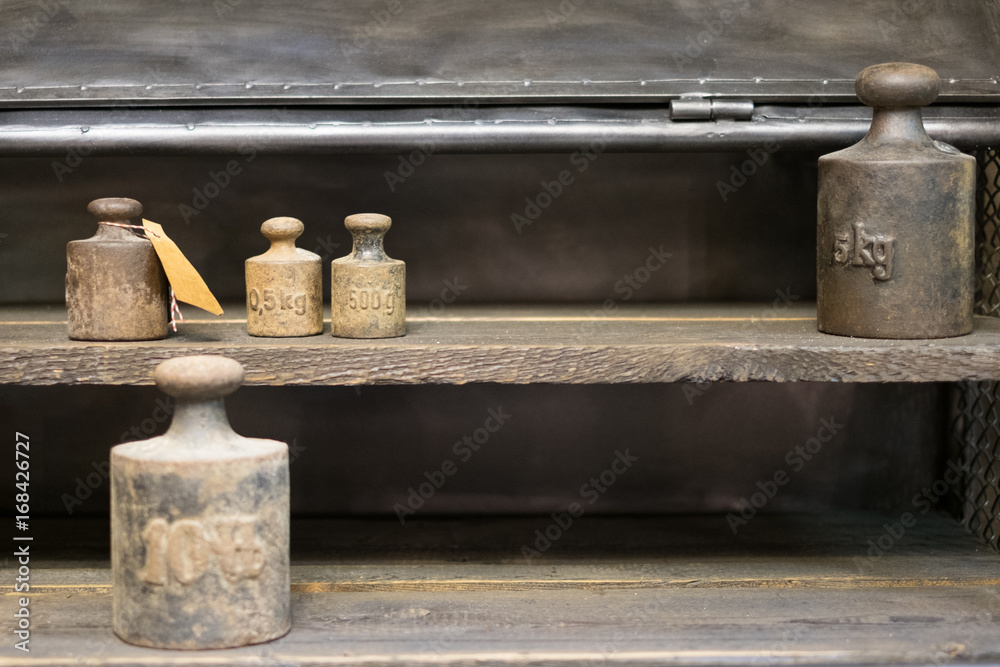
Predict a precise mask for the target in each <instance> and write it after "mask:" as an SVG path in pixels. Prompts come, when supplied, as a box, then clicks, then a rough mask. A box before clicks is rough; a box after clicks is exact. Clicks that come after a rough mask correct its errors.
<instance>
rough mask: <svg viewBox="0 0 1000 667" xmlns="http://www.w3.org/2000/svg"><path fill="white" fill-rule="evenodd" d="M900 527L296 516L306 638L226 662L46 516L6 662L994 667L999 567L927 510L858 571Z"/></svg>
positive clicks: (778, 519)
mask: <svg viewBox="0 0 1000 667" xmlns="http://www.w3.org/2000/svg"><path fill="white" fill-rule="evenodd" d="M898 518H899V517H898V516H897V515H891V514H887V515H881V514H872V513H853V514H852V513H846V514H839V513H838V514H834V515H821V516H818V515H786V516H768V515H762V516H759V517H757V518H755V519H754V520H753V521H751V522H750V523H749V524H748V525H747V527H746V530H745V531H741V532H740V533H739V534H738V535H737V536H734V535H732V533H731V532H730V531H729V530H728V529H727V528H726V527H725V525H724V522H723V521H722V520H721V518H720V517H718V516H707V517H706V516H701V517H697V516H676V517H650V518H616V519H608V518H603V519H601V518H594V519H592V518H584V519H581V520H580V521H579V522H577V523H576V524H575V525H574V526H573V527H572V528H571V529H569V530H567V531H565V534H564V535H563V536H562V537H561V538H560V539H559V540H558V542H557V547H558V548H556V547H553V548H552V549H551V550H549V551H547V552H546V553H545V554H544V556H543V557H542V558H541V559H539V560H537V561H535V562H534V564H529V563H526V562H525V561H524V559H523V557H522V556H521V555H520V552H519V545H520V544H521V543H522V542H523V540H524V539H526V536H528V537H530V536H531V534H532V533H533V531H534V529H535V528H537V527H538V526H539V525H540V524H541V525H543V526H544V525H545V524H544V521H543V520H542V519H541V518H521V519H492V520H487V519H474V520H463V521H457V520H436V521H435V520H432V521H414V522H412V523H411V522H408V523H407V525H406V526H401V525H400V524H399V523H398V522H395V521H379V520H357V519H355V520H302V521H299V522H296V523H294V524H293V532H292V534H293V562H294V563H296V564H295V565H293V596H292V598H293V617H294V626H293V630H292V632H291V633H290V634H289V635H288V636H287V637H285V638H283V639H280V640H278V641H276V642H274V643H271V644H267V645H264V646H256V647H247V648H243V649H236V650H226V651H212V652H173V651H155V650H148V649H142V648H138V647H132V646H128V645H126V644H124V643H122V642H120V641H119V640H117V639H116V638H115V637H114V635H113V634H112V633H111V631H110V618H111V596H110V588H109V587H108V583H109V581H110V579H109V576H108V575H109V573H108V569H107V561H106V560H104V559H101V558H93V559H92V560H91V562H90V564H89V565H87V566H83V565H82V564H81V563H79V562H77V563H75V564H74V559H77V558H79V556H80V554H81V553H82V554H92V555H95V556H96V555H97V554H98V553H99V551H100V549H99V547H98V545H101V544H103V549H104V550H106V549H107V544H106V527H103V524H102V522H98V521H78V520H61V521H54V520H49V521H47V522H46V523H45V524H44V525H42V524H40V528H39V531H38V533H37V535H36V537H37V540H36V544H37V545H38V546H39V547H44V548H39V551H38V554H39V558H38V561H37V563H36V567H37V569H35V570H33V573H34V574H33V577H35V578H33V583H34V582H36V581H37V588H35V589H34V590H33V592H32V605H33V617H32V619H33V620H32V623H33V626H32V627H33V629H34V632H35V634H34V635H33V637H34V639H33V643H32V653H31V654H30V655H28V656H24V655H17V654H15V653H14V650H13V649H12V648H11V645H10V644H9V643H4V644H3V645H0V665H66V664H79V663H81V662H84V661H86V663H87V664H92V665H174V664H190V665H250V664H275V665H277V664H294V665H411V664H413V665H415V664H439V665H468V664H483V665H566V664H579V663H583V662H591V661H593V662H600V663H608V664H622V665H624V664H643V665H645V664H679V665H687V664H692V665H693V664H748V663H751V662H762V661H766V662H773V663H777V664H792V663H798V664H879V663H885V662H894V663H911V664H919V663H924V664H927V663H931V662H934V663H937V664H948V663H962V662H968V661H976V662H989V661H994V662H995V661H996V660H997V659H998V657H1000V577H998V575H1000V557H998V556H997V555H996V554H995V553H993V552H991V551H988V550H986V549H983V548H981V547H979V546H978V545H977V544H976V542H975V541H974V540H973V539H972V538H971V536H969V535H968V534H967V533H965V532H964V530H963V529H962V528H961V527H960V526H959V525H957V524H956V523H955V522H954V521H952V520H951V519H949V518H948V517H945V516H941V515H933V514H931V515H926V516H921V518H920V519H919V520H918V522H917V523H916V525H914V526H912V527H911V528H909V529H907V530H906V532H905V535H903V536H902V537H901V538H900V539H898V540H897V541H896V542H895V543H894V544H893V545H892V546H891V547H890V548H889V549H888V550H887V551H886V553H885V555H884V556H882V557H880V558H877V559H875V560H873V561H872V563H871V566H870V568H867V569H869V570H870V572H868V573H865V572H860V571H857V570H856V569H853V568H854V565H853V558H854V557H855V556H857V555H864V554H865V552H866V550H867V549H868V548H869V547H868V543H867V540H868V539H869V538H871V537H872V536H875V537H876V539H877V536H878V534H879V531H881V530H884V528H883V526H884V524H886V523H889V524H891V523H893V522H895V521H896V520H898ZM102 528H103V529H102ZM56 534H59V535H61V536H62V537H63V539H62V540H61V541H56V540H54V539H50V538H52V537H53V536H54V535H56ZM46 545H47V546H46ZM4 592H5V594H4V595H3V596H2V597H0V605H3V610H4V611H3V612H0V618H9V614H7V613H5V610H6V609H8V608H9V606H10V605H11V604H12V601H11V600H12V597H13V596H14V594H13V593H12V592H11V591H10V587H9V586H8V587H7V588H6V589H5V591H4ZM0 625H2V626H3V627H4V629H5V630H6V629H8V628H9V626H10V622H9V621H7V620H4V621H2V624H0Z"/></svg>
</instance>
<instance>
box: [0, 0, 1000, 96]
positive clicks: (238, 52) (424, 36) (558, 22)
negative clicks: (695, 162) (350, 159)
mask: <svg viewBox="0 0 1000 667" xmlns="http://www.w3.org/2000/svg"><path fill="white" fill-rule="evenodd" d="M0 11H2V15H3V19H4V25H5V29H6V35H5V39H4V40H3V41H2V42H0V49H2V50H3V63H4V68H3V71H2V73H0V105H5V106H36V107H48V106H55V105H61V106H81V105H100V104H108V103H113V102H118V101H121V100H126V101H129V102H131V103H136V104H155V105H171V104H185V105H190V104H231V103H256V104H301V103H355V104H357V103H371V102H377V103H406V104H413V103H427V102H437V103H441V102H443V101H460V100H465V99H470V98H474V99H479V100H492V101H495V102H501V103H532V102H536V103H537V102H540V101H550V102H551V101H560V102H594V101H597V100H616V101H630V102H634V101H653V102H663V101H665V100H667V99H670V98H674V97H678V96H680V95H682V94H686V93H692V92H693V93H702V94H707V95H713V96H729V97H747V98H752V99H754V100H757V101H761V100H782V101H790V100H799V101H802V100H809V99H815V98H816V97H818V96H822V97H824V98H826V99H828V100H840V101H847V100H853V98H854V91H853V80H854V74H855V73H856V72H858V71H859V70H860V69H862V68H863V67H866V66H868V65H870V64H872V63H876V62H886V61H893V60H913V61H917V62H921V63H924V64H926V65H929V66H931V67H934V68H935V69H937V70H938V72H940V74H941V75H942V77H943V78H944V79H945V82H944V86H943V89H942V95H943V97H945V98H947V99H948V100H950V101H974V100H979V101H986V100H990V99H997V98H1000V80H998V74H1000V51H998V50H997V48H996V44H997V39H998V34H1000V31H998V23H1000V21H998V14H1000V10H998V4H997V2H995V0H990V1H988V2H970V1H968V0H933V1H932V0H912V1H908V2H902V1H900V0H877V1H873V0H865V1H862V0H850V1H846V2H824V1H823V0H814V1H810V2H801V1H798V0H763V1H761V2H750V1H749V0H711V1H709V2H705V1H703V0H673V1H671V2H657V1H655V0H616V1H614V2H602V3H584V2H570V1H569V0H567V1H565V2H557V1H556V0H546V1H545V2H537V1H534V0H514V1H512V2H505V3H493V2H486V1H485V0H425V1H422V2H421V1H418V0H371V1H366V2H340V3H330V2H324V1H323V0H303V1H300V2H296V3H286V2H266V3H253V2H246V1H243V0H217V1H215V2H202V1H200V0H179V1H178V0H173V1H168V0H157V1H154V2H143V3H134V2H128V1H127V0H99V1H98V0H91V1H89V2H74V3H70V2H67V1H66V0H4V2H3V3H2V5H0Z"/></svg>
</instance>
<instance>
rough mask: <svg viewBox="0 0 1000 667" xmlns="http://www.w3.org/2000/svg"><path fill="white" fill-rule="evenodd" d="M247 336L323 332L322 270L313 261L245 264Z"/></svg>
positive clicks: (281, 335) (280, 335) (311, 334)
mask: <svg viewBox="0 0 1000 667" xmlns="http://www.w3.org/2000/svg"><path fill="white" fill-rule="evenodd" d="M246 280H247V333H249V334H250V335H251V336H270V337H286V336H289V337H290V336H313V335H316V334H319V333H323V267H322V263H321V262H320V259H319V257H316V260H315V261H308V260H303V261H302V262H289V263H282V262H267V261H261V260H260V258H254V259H248V260H247V261H246Z"/></svg>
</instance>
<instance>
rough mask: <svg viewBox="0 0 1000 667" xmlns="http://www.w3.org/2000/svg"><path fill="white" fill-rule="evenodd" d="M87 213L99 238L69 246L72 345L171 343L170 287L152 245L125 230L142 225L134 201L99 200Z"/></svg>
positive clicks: (68, 308)
mask: <svg viewBox="0 0 1000 667" xmlns="http://www.w3.org/2000/svg"><path fill="white" fill-rule="evenodd" d="M87 210H88V211H90V212H91V213H93V214H94V216H95V217H96V218H97V221H98V225H97V233H96V234H94V235H93V236H92V237H90V238H89V239H83V240H80V241H70V242H69V243H68V244H67V245H66V315H67V319H68V321H69V337H70V338H71V339H72V340H110V341H123V340H157V339H160V338H166V337H167V325H168V321H167V318H168V312H169V308H168V303H169V302H168V298H169V297H168V293H167V289H168V285H167V276H166V274H164V272H163V266H162V265H161V264H160V259H159V257H157V256H156V251H155V250H153V244H152V243H150V241H149V239H147V238H144V237H143V236H140V235H137V234H135V233H133V232H132V231H131V230H130V229H128V227H123V226H121V225H136V226H138V225H141V224H142V220H141V216H142V204H140V203H139V202H137V201H136V200H134V199H126V198H124V197H111V198H106V199H95V200H94V201H92V202H90V205H89V206H88V207H87Z"/></svg>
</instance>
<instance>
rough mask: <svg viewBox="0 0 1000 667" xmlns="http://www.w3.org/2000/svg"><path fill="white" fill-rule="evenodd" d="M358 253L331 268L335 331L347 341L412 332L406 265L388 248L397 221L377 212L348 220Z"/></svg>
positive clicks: (339, 261)
mask: <svg viewBox="0 0 1000 667" xmlns="http://www.w3.org/2000/svg"><path fill="white" fill-rule="evenodd" d="M344 225H345V226H346V227H347V230H348V231H349V232H351V235H352V236H353V237H354V250H353V252H352V253H351V254H350V255H348V256H347V257H341V258H340V259H335V260H334V261H333V264H332V267H331V273H330V276H331V284H330V289H331V295H330V305H331V331H332V333H333V335H334V336H340V337H342V338H391V337H394V336H402V335H404V334H405V333H406V264H405V263H403V262H401V261H400V260H398V259H390V258H389V257H388V256H386V254H385V250H384V249H383V247H382V243H383V239H384V237H385V233H386V232H387V231H389V227H391V226H392V220H391V219H390V218H389V217H388V216H385V215H379V214H377V213H359V214H357V215H351V216H348V217H347V219H346V220H344Z"/></svg>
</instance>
